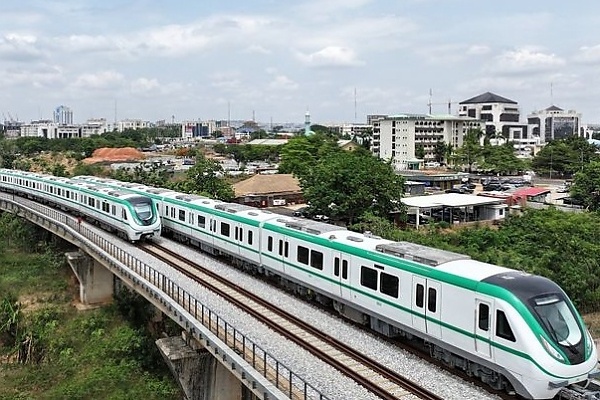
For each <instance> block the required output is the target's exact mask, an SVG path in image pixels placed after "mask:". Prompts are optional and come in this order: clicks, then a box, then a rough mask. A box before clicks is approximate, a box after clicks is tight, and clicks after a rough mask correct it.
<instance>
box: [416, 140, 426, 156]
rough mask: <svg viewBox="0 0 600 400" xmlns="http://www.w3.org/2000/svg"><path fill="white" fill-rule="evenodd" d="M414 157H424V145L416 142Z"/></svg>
mask: <svg viewBox="0 0 600 400" xmlns="http://www.w3.org/2000/svg"><path fill="white" fill-rule="evenodd" d="M415 157H416V158H418V159H420V160H422V159H424V158H425V146H423V145H422V144H417V145H416V146H415Z"/></svg>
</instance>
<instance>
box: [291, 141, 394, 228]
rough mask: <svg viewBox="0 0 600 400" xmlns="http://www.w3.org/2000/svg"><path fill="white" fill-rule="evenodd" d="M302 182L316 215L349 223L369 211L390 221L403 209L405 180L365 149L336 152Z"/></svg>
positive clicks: (301, 184)
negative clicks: (393, 213) (392, 216)
mask: <svg viewBox="0 0 600 400" xmlns="http://www.w3.org/2000/svg"><path fill="white" fill-rule="evenodd" d="M299 179H300V186H301V187H302V191H303V194H304V198H305V199H306V200H307V201H308V202H309V203H310V208H311V211H312V212H313V213H317V214H324V215H327V216H330V217H331V218H333V219H339V220H344V221H347V222H348V223H349V224H352V223H354V221H355V219H356V218H357V217H359V216H361V215H362V214H364V213H366V212H371V213H372V214H374V215H376V216H380V217H383V218H387V217H388V216H389V213H390V212H392V211H395V210H399V209H400V208H402V205H401V203H400V199H401V198H402V195H403V192H404V179H403V178H402V177H401V176H400V175H397V174H395V173H394V169H393V168H392V166H391V165H390V163H386V162H384V161H382V160H380V159H379V158H376V157H374V156H372V155H371V154H370V153H369V152H368V151H366V150H363V149H361V148H358V149H357V150H355V151H352V152H344V151H342V152H332V153H330V154H329V155H327V156H326V157H324V158H323V159H321V160H320V161H319V162H317V163H316V165H315V166H314V167H313V168H312V169H311V170H310V172H309V173H307V174H306V175H304V176H301V177H300V178H299Z"/></svg>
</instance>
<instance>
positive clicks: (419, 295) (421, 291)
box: [415, 283, 425, 308]
mask: <svg viewBox="0 0 600 400" xmlns="http://www.w3.org/2000/svg"><path fill="white" fill-rule="evenodd" d="M415 304H416V305H417V307H419V308H423V304H425V286H423V285H421V284H420V283H417V292H416V294H415Z"/></svg>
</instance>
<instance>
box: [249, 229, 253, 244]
mask: <svg viewBox="0 0 600 400" xmlns="http://www.w3.org/2000/svg"><path fill="white" fill-rule="evenodd" d="M248 244H252V231H248Z"/></svg>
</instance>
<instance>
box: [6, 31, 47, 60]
mask: <svg viewBox="0 0 600 400" xmlns="http://www.w3.org/2000/svg"><path fill="white" fill-rule="evenodd" d="M43 56H44V53H43V51H42V50H41V49H40V47H39V43H38V39H37V37H36V36H34V35H29V34H19V33H9V34H6V35H4V37H2V38H0V57H1V58H2V60H3V61H17V62H31V61H34V60H36V59H41V58H42V57H43Z"/></svg>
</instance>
